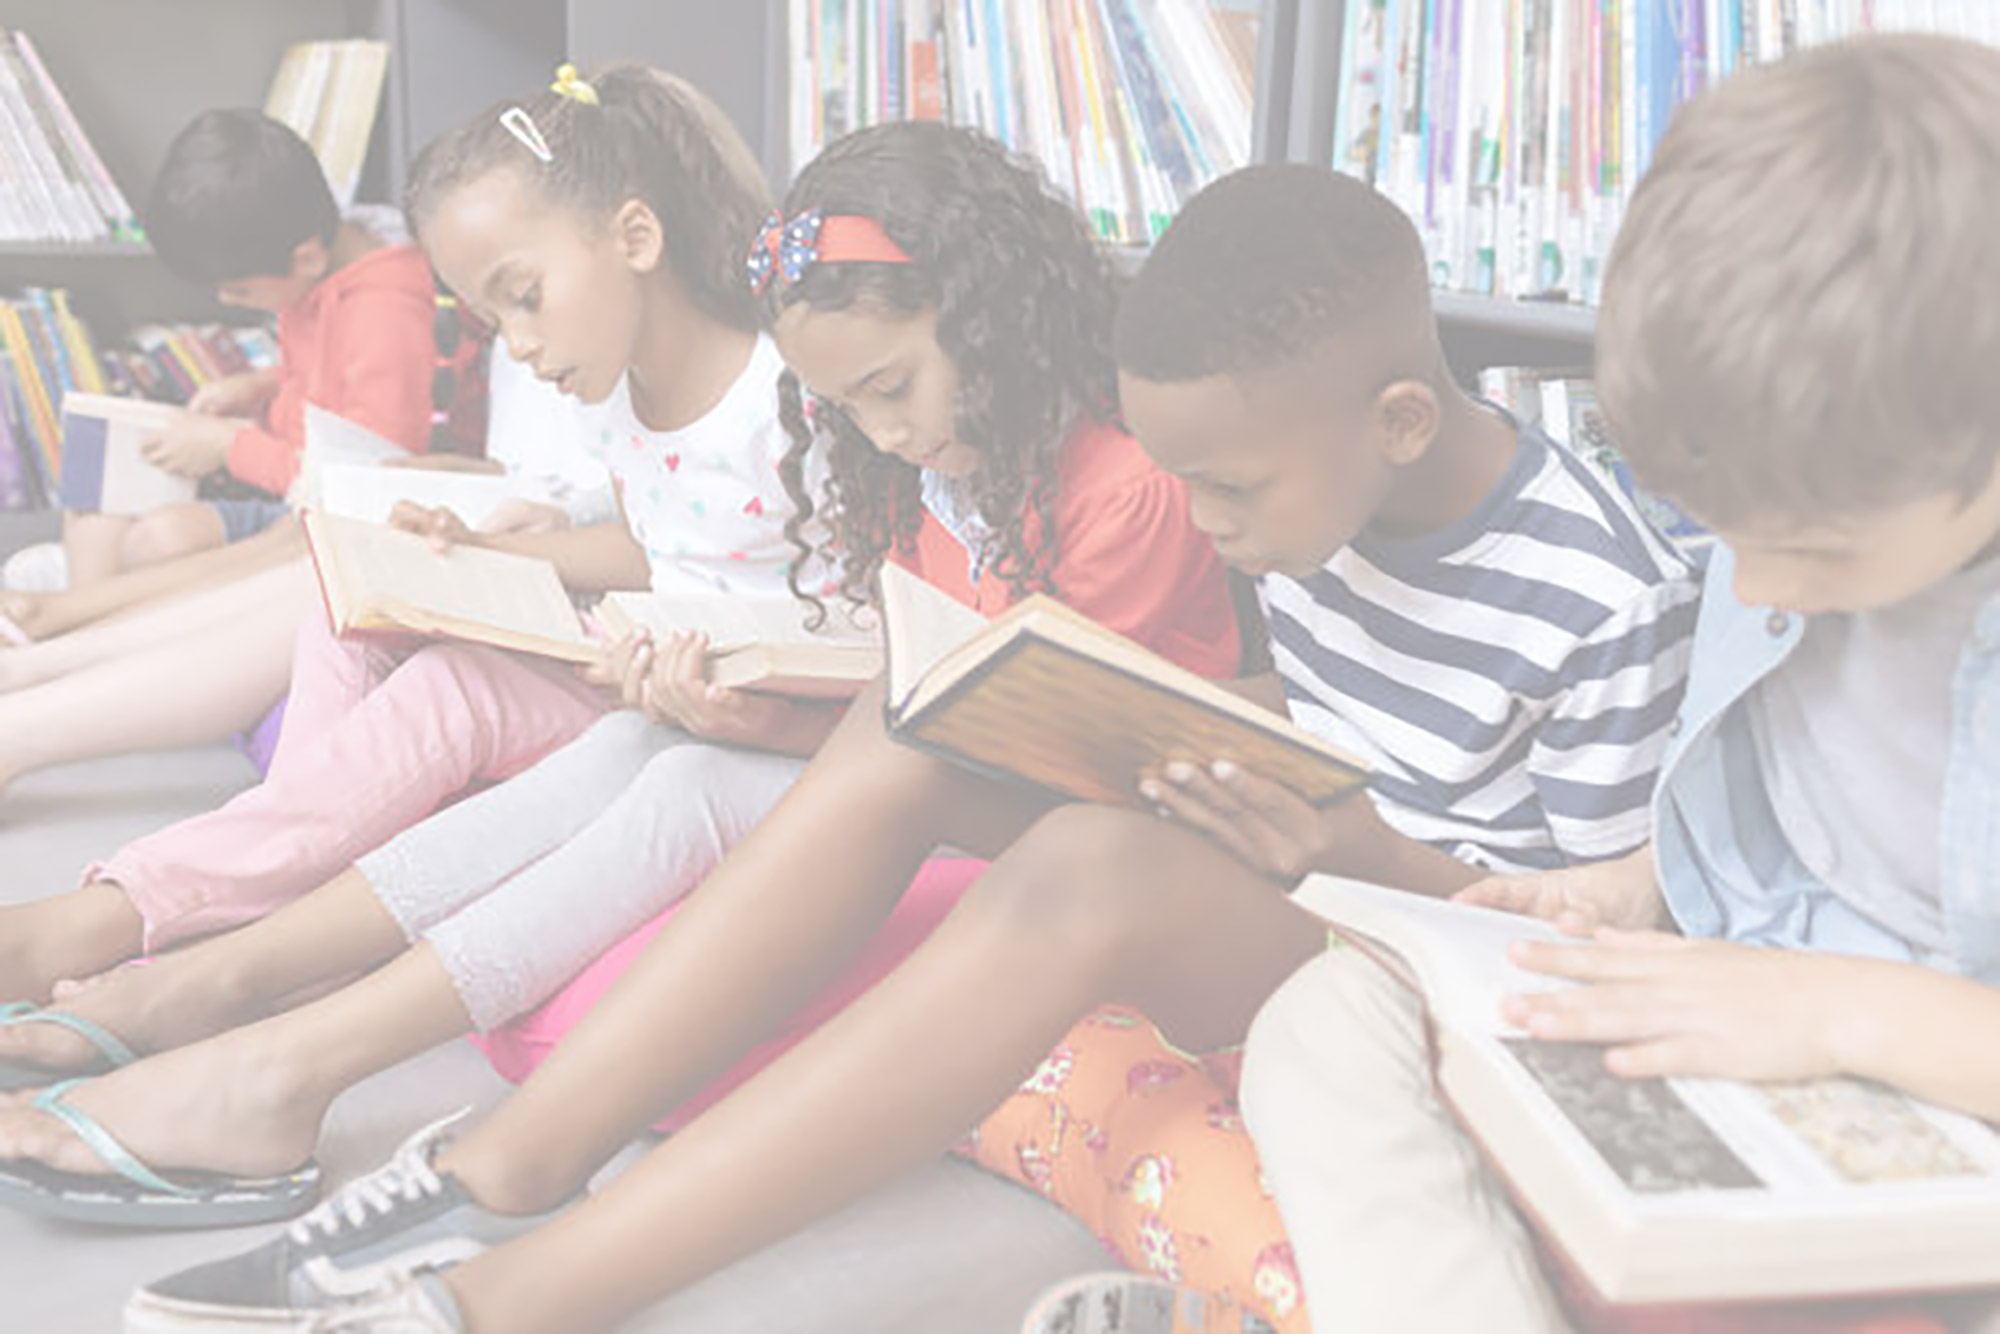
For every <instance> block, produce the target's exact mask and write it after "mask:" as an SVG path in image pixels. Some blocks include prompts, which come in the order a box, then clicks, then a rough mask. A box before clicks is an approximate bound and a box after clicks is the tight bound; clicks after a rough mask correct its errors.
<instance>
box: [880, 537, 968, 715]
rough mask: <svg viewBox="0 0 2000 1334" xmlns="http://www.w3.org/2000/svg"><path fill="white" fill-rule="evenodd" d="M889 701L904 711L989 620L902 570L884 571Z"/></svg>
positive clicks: (887, 567) (892, 566) (884, 568)
mask: <svg viewBox="0 0 2000 1334" xmlns="http://www.w3.org/2000/svg"><path fill="white" fill-rule="evenodd" d="M881 580H882V625H883V632H884V639H885V643H886V647H887V651H888V659H889V699H890V703H891V704H892V705H895V706H897V707H900V706H901V705H902V704H903V703H904V702H905V701H907V700H908V699H909V697H910V693H911V692H912V691H913V690H915V689H916V687H917V684H918V683H919V682H921V681H922V680H923V679H924V676H925V674H926V673H928V672H929V671H930V670H931V668H933V667H935V666H937V664H938V663H939V662H941V661H942V660H943V659H944V658H945V657H946V655H948V654H949V653H951V651H952V650H953V649H955V648H957V647H958V646H959V645H961V644H963V643H965V642H966V641H967V640H968V639H971V638H972V637H973V636H974V635H976V634H978V633H979V632H980V631H981V630H983V629H985V628H986V618H985V617H984V616H981V615H980V614H979V613H978V612H976V611H974V610H972V608H970V607H968V606H965V605H964V604H963V603H960V602H958V601H956V600H954V599H953V598H951V597H949V596H947V595H946V594H944V593H940V592H939V591H938V590H937V589H935V588H932V587H931V586H930V585H929V584H927V583H925V582H924V581H923V580H922V579H921V578H919V577H918V576H916V575H914V574H911V573H910V572H909V571H908V570H905V569H904V568H902V567H901V566H900V565H896V564H893V563H885V564H884V565H883V566H882V575H881Z"/></svg>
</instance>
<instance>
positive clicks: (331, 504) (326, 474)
mask: <svg viewBox="0 0 2000 1334" xmlns="http://www.w3.org/2000/svg"><path fill="white" fill-rule="evenodd" d="M543 499H544V497H543V495H542V493H541V490H540V488H538V487H536V486H535V485H534V484H533V483H531V482H527V481H522V480H519V479H516V478H512V477H503V476H497V475H494V476H489V475H486V474H481V473H462V472H438V471H435V470H432V469H427V468H392V467H385V466H383V465H382V464H379V463H332V464H327V465H325V466H324V467H322V468H321V470H320V476H319V505H320V508H321V509H323V510H325V511H326V512H327V513H328V514H337V515H339V516H340V517H342V518H344V519H359V520H361V521H362V522H364V523H387V522H388V521H389V515H390V513H391V512H392V511H393V510H394V509H395V508H396V506H397V504H398V503H400V502H402V501H408V502H410V503H411V504H413V505H422V506H425V507H426V508H430V509H448V510H450V511H451V512H452V513H454V514H456V515H457V516H458V517H459V518H461V519H463V520H465V522H466V524H467V525H468V526H470V527H472V528H483V527H484V526H485V525H486V522H487V520H489V519H490V518H492V517H493V513H494V511H495V510H497V509H499V508H500V506H502V505H504V504H506V503H507V502H508V501H510V500H532V501H542V500H543Z"/></svg>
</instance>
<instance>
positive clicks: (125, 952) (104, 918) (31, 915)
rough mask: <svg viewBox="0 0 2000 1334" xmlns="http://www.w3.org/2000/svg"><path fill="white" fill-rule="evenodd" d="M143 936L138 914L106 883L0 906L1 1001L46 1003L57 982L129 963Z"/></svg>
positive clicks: (141, 942) (142, 923)
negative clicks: (13, 904)
mask: <svg viewBox="0 0 2000 1334" xmlns="http://www.w3.org/2000/svg"><path fill="white" fill-rule="evenodd" d="M144 936H145V923H144V922H143V921H142V920H141V918H140V916H139V913H138V910H137V909H135V908H134V907H133V906H132V901H131V900H130V899H128V898H126V897H125V894H124V891H122V890H120V889H119V888H118V887H117V886H116V885H113V884H111V883H110V882H109V881H103V880H100V881H97V882H95V883H93V884H89V885H85V886H84V887H83V888H82V889H77V890H72V891H70V892H69V893H67V894H58V895H56V896H55V897H53V898H47V899H41V900H38V901H36V902H34V903H23V904H19V905H15V906H11V907H0V1001H17V1000H29V1001H45V1000H47V999H48V998H49V995H50V993H51V992H52V991H53V990H54V989H55V984H56V982H57V981H58V980H59V979H62V978H65V977H86V976H88V975H90V974H92V973H101V972H103V971H104V970H105V969H107V968H110V967H111V966H112V965H114V964H118V963H123V962H124V961H125V960H127V959H129V958H131V957H132V956H133V955H135V954H137V953H138V952H139V950H140V947H141V946H142V945H143V944H144Z"/></svg>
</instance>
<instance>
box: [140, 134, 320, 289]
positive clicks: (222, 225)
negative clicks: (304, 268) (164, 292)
mask: <svg viewBox="0 0 2000 1334" xmlns="http://www.w3.org/2000/svg"><path fill="white" fill-rule="evenodd" d="M145 223H146V235H147V237H148V239H150V240H151V241H152V243H153V250H154V252H155V253H156V254H158V255H159V257H160V259H161V261H162V262H163V263H165V264H166V266H167V267H168V268H170V269H172V270H173V271H174V272H176V273H178V274H180V275H181V276H182V277H184V278H187V279H189V280H190V281H193V282H198V283H201V284H202V285H204V286H208V287H215V286H219V285H221V284H223V283H227V282H235V281H237V280H239V279H243V278H264V277H276V276H282V275H284V274H288V273H290V272H291V270H292V252H293V251H295V250H297V249H298V248H299V247H300V246H301V245H303V244H304V243H306V242H307V241H312V240H319V241H323V242H325V243H327V244H329V245H330V244H332V242H333V238H334V233H335V232H336V231H337V230H338V228H339V226H340V210H339V209H338V208H337V207H336V206H335V204H334V202H333V191H332V190H331V189H330V188H328V186H327V183H326V173H325V171H323V170H322V169H321V167H320V164H319V159H318V158H317V157H315V156H313V151H312V148H311V146H310V145H308V144H307V143H306V141H305V140H303V139H301V138H299V136H298V135H296V134H294V133H293V132H292V131H291V129H289V128H288V127H287V126H285V125H283V124H281V123H280V122H278V121H276V120H273V119H271V117H269V116H267V115H265V114H264V113H263V112H261V111H250V110H244V109H237V108H230V109H225V110H217V111H204V112H203V113H202V114H201V115H199V116H196V117H195V118H194V120H193V121H192V122H190V123H189V125H188V126H187V128H186V129H184V130H182V131H181V132H180V133H179V134H178V135H176V136H175V138H174V141H173V143H172V144H170V145H169V146H168V147H167V157H166V161H165V162H163V163H161V164H160V174H159V175H158V176H157V177H155V178H154V180H153V193H152V197H151V198H150V199H149V200H148V201H147V206H146V217H145Z"/></svg>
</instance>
